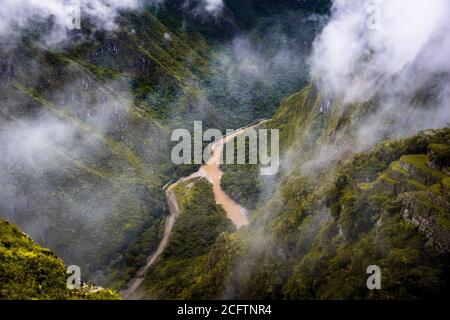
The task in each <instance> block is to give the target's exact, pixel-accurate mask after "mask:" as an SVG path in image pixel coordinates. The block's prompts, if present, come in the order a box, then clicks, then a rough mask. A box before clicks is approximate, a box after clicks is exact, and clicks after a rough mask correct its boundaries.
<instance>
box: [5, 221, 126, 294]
mask: <svg viewBox="0 0 450 320" xmlns="http://www.w3.org/2000/svg"><path fill="white" fill-rule="evenodd" d="M0 261H1V264H0V281H1V284H2V285H1V287H0V299H42V300H54V299H58V300H61V299H95V300H102V299H108V300H110V299H119V296H118V295H117V294H116V293H115V292H113V291H111V290H105V289H102V288H97V287H94V286H92V285H83V286H82V288H81V289H79V290H69V289H67V287H66V282H67V277H68V275H67V274H66V268H65V266H64V264H63V263H62V261H61V260H60V259H59V258H57V257H56V256H55V255H54V254H53V253H52V252H51V251H50V250H48V249H44V248H42V247H41V246H39V245H37V244H36V243H34V242H33V241H32V240H31V239H30V238H29V237H28V236H27V235H25V234H24V233H22V232H20V231H19V230H18V229H17V228H16V227H15V226H14V225H12V224H10V223H8V222H6V221H4V220H0Z"/></svg>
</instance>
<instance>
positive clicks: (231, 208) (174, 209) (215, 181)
mask: <svg viewBox="0 0 450 320" xmlns="http://www.w3.org/2000/svg"><path fill="white" fill-rule="evenodd" d="M266 121H267V120H261V121H259V122H258V123H257V124H254V125H250V126H248V127H244V128H241V129H239V130H236V131H235V132H234V133H232V134H230V135H227V136H224V137H223V138H222V139H220V140H219V141H217V142H216V143H214V144H213V145H212V148H211V150H212V154H211V158H210V159H209V160H208V161H207V163H206V164H204V165H203V166H201V167H200V170H199V171H197V172H195V173H193V174H191V175H190V176H188V177H184V178H181V179H180V180H178V181H177V182H175V183H173V184H171V185H170V186H168V187H167V189H166V191H165V192H166V201H167V205H168V207H169V212H170V215H169V216H168V217H167V218H166V222H165V227H164V235H163V238H162V240H161V242H160V243H159V246H158V248H157V249H156V251H155V252H154V253H153V254H152V255H151V256H149V257H148V258H147V263H146V265H145V266H143V267H142V268H140V269H139V270H138V272H137V273H136V276H135V277H134V278H132V279H131V280H130V282H129V283H128V287H127V289H125V290H123V291H121V292H119V294H120V295H121V296H122V297H123V298H125V299H130V300H132V299H140V298H141V296H140V295H139V294H138V293H137V292H136V290H137V289H138V288H139V286H140V285H141V283H142V281H143V280H144V276H145V273H146V272H147V270H149V269H150V268H151V267H152V266H153V265H154V264H155V262H156V261H157V260H158V258H159V257H160V256H161V254H162V253H163V252H164V249H165V248H166V246H167V244H168V243H169V240H170V235H171V234H172V229H173V227H174V225H175V222H176V220H177V217H178V214H179V208H178V201H177V197H176V195H175V192H174V189H175V188H176V187H177V186H178V185H179V184H180V183H183V182H185V181H189V180H192V179H194V178H198V177H203V178H205V179H207V180H208V181H209V182H210V183H211V184H212V185H213V192H214V197H215V200H216V203H217V204H219V205H221V206H222V207H223V209H224V210H225V212H226V214H227V217H228V218H229V219H230V220H231V221H232V222H233V223H234V225H235V226H236V228H238V229H239V228H240V227H242V226H245V225H247V224H248V218H247V210H246V209H245V208H243V207H242V206H240V205H239V204H238V203H236V202H235V201H234V200H233V199H231V198H230V197H229V196H228V195H227V194H226V193H225V191H223V190H222V188H221V186H220V181H221V179H222V176H223V172H222V171H221V170H220V159H221V157H222V155H223V148H224V145H225V144H226V143H227V142H228V141H230V140H231V139H234V138H235V137H237V136H238V135H240V134H242V133H244V132H245V131H246V130H249V129H252V128H255V127H257V126H259V125H260V124H262V123H263V122H266Z"/></svg>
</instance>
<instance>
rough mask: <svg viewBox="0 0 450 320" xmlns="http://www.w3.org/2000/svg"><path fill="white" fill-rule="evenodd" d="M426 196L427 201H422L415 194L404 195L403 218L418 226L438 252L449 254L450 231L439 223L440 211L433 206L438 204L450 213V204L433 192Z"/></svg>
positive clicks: (402, 197)
mask: <svg viewBox="0 0 450 320" xmlns="http://www.w3.org/2000/svg"><path fill="white" fill-rule="evenodd" d="M426 196H427V198H426V199H421V197H420V196H419V195H418V194H417V193H414V192H411V193H404V194H402V195H401V196H400V198H401V200H402V203H403V210H402V216H403V218H404V219H405V220H406V221H408V222H410V223H412V224H414V225H416V226H418V227H419V231H421V232H423V233H424V234H425V236H426V238H427V239H428V240H429V242H430V243H431V244H432V245H434V246H435V247H436V249H437V250H439V251H441V252H443V253H448V252H450V229H448V228H446V227H445V226H444V225H442V223H441V222H440V221H439V211H438V210H437V209H436V208H435V207H434V206H433V205H432V204H433V203H436V204H438V206H439V207H440V208H442V209H443V210H447V212H450V203H449V202H448V201H446V200H445V199H444V198H443V197H439V196H436V195H434V194H433V193H432V192H428V193H427V195H426ZM429 201H430V202H429Z"/></svg>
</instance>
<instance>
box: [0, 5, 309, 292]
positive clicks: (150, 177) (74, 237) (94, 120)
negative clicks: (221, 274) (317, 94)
mask: <svg viewBox="0 0 450 320" xmlns="http://www.w3.org/2000/svg"><path fill="white" fill-rule="evenodd" d="M183 3H184V1H183ZM197 4H198V2H197ZM233 8H234V9H233ZM233 8H232V9H230V10H231V11H234V10H236V9H235V5H234V2H233ZM306 9H308V10H315V7H312V8H309V7H308V8H306ZM296 10H298V11H296V12H294V13H293V17H292V18H291V19H290V20H289V21H287V20H286V19H282V15H281V11H277V12H266V13H263V12H259V11H258V10H257V11H255V12H254V15H253V18H252V25H251V26H247V27H248V29H251V30H253V28H255V29H257V28H256V25H258V26H259V21H260V18H261V19H262V21H263V22H264V25H265V30H266V31H267V32H265V33H267V34H269V33H270V34H272V37H271V38H267V39H265V41H266V42H267V43H270V44H271V45H270V46H269V45H267V46H266V45H264V47H265V51H266V52H265V54H266V55H268V58H267V59H266V60H267V61H270V60H271V59H272V58H273V57H274V56H276V55H277V52H278V51H277V50H278V47H279V45H280V43H275V42H272V41H271V39H272V38H274V37H277V38H279V39H283V41H284V42H283V43H285V46H289V45H290V44H294V43H295V44H297V45H299V46H301V47H302V50H303V51H302V52H304V53H305V54H306V53H307V52H308V50H309V49H310V44H311V42H312V39H313V38H314V34H315V26H316V24H317V22H313V21H309V22H308V27H306V26H305V28H304V29H302V30H301V31H299V32H291V31H290V32H285V29H289V28H287V26H288V25H289V24H292V23H295V21H296V19H299V17H301V15H299V14H300V13H301V12H302V8H297V9H296ZM231 11H227V13H224V14H223V16H220V19H228V18H229V19H231V21H229V22H230V23H231V24H233V25H236V26H238V28H237V29H230V30H233V32H232V33H233V35H235V34H234V32H237V30H238V29H239V30H241V31H243V30H244V29H245V30H247V27H246V28H244V27H242V26H240V24H241V23H242V24H245V23H244V21H241V20H242V19H244V17H241V18H240V17H233V15H232V14H231V13H230V12H231ZM236 19H237V20H239V21H235V20H236ZM197 20H198V19H197V18H196V17H193V16H192V15H190V14H189V11H186V12H185V8H184V7H183V6H180V1H178V0H171V1H165V2H164V5H161V6H159V7H158V8H155V7H151V6H150V7H146V8H140V9H138V10H121V11H120V13H118V14H117V16H116V19H115V23H116V25H117V28H116V29H113V30H110V31H104V30H102V29H99V28H96V27H95V26H93V25H92V24H91V23H90V22H89V19H86V21H85V20H83V21H82V29H81V30H74V31H72V32H70V33H69V34H68V36H67V39H65V41H64V42H63V43H60V44H55V45H47V44H46V43H45V39H46V35H47V34H46V30H47V28H51V24H52V21H51V19H50V20H49V21H45V20H43V21H35V24H32V25H29V26H28V27H24V28H23V30H22V29H21V30H20V34H18V36H17V38H14V39H10V40H11V41H12V43H9V42H8V43H5V44H3V43H2V44H1V45H0V105H1V107H0V146H1V148H2V149H1V152H2V155H3V156H2V157H0V166H1V168H2V170H1V171H0V174H1V178H2V181H5V183H4V188H2V190H1V192H0V211H1V212H2V218H5V219H8V220H9V221H12V222H14V223H16V224H17V225H18V226H19V227H20V228H21V229H22V230H24V231H25V232H26V233H27V234H29V235H30V236H31V237H32V238H33V239H34V240H35V241H37V242H38V243H39V244H42V245H44V246H46V247H49V248H51V250H53V251H54V252H56V253H57V254H58V256H60V257H61V258H62V259H63V260H64V261H65V262H66V263H67V264H76V265H79V266H80V267H81V268H82V270H83V273H84V274H85V275H86V277H87V278H88V279H89V280H92V281H95V282H96V283H100V284H103V285H107V286H110V287H113V288H115V289H118V290H119V289H120V288H123V286H124V285H125V284H126V283H127V281H128V280H129V279H130V278H131V277H132V276H133V275H134V274H135V273H136V271H137V270H138V269H139V267H141V266H142V265H143V264H145V259H146V257H147V256H148V255H150V254H151V253H152V252H153V251H154V250H155V248H156V247H157V245H158V242H159V240H160V237H161V233H162V228H161V226H162V222H163V220H164V217H165V215H166V213H167V212H166V203H165V198H164V192H163V190H162V187H163V186H164V185H165V184H167V183H168V182H169V181H171V180H176V179H177V178H179V177H180V176H184V175H186V174H187V173H189V172H191V171H192V170H194V169H195V168H192V166H175V165H173V164H172V161H171V159H170V153H171V142H170V134H171V132H172V130H173V129H175V128H187V129H192V127H193V121H194V120H197V121H200V120H201V121H203V125H204V128H205V129H206V128H207V127H215V128H220V129H226V128H237V127H239V126H242V125H245V124H247V123H249V122H252V121H255V120H256V119H259V118H262V117H266V116H268V115H269V114H271V113H272V111H273V109H274V107H275V106H276V105H277V104H278V102H279V100H280V99H281V98H282V97H283V96H284V95H286V94H288V93H289V94H290V93H291V92H294V91H296V90H298V86H299V85H301V83H302V81H304V79H305V73H304V72H302V71H301V70H303V69H302V68H303V64H302V63H303V60H301V59H300V61H301V63H298V64H296V66H295V67H293V66H289V70H291V71H292V72H291V73H289V74H286V73H285V72H284V70H285V69H286V68H285V66H284V65H281V66H275V67H276V68H278V73H277V74H276V76H275V75H273V77H271V78H270V79H269V78H267V77H266V75H258V76H257V77H249V75H248V73H245V72H243V71H242V70H241V69H242V65H241V62H242V61H247V57H241V56H240V55H239V54H237V53H240V52H241V51H240V49H241V48H240V47H238V48H237V49H238V50H237V53H236V48H235V46H234V43H235V42H234V41H232V39H230V38H227V39H223V38H222V37H221V33H220V32H219V34H217V33H216V34H210V32H209V31H211V30H212V29H220V26H219V25H220V23H219V21H217V19H212V20H214V23H212V24H211V25H208V23H207V21H208V19H201V20H202V21H197ZM244 20H245V19H244ZM280 21H281V22H283V23H284V24H285V25H283V28H282V29H283V30H280V28H279V27H281V25H280ZM204 22H205V23H204ZM197 27H198V28H199V29H200V30H197ZM269 31H270V32H269ZM245 32H247V31H245ZM279 34H287V38H285V37H281V36H279V37H278V35H279ZM239 35H241V34H239ZM238 38H239V37H238ZM244 38H245V39H244V40H245V41H247V37H244ZM248 38H249V39H250V40H248V43H256V44H258V43H259V40H260V39H261V32H260V31H255V32H252V31H249V35H248ZM300 39H301V40H300ZM6 40H8V39H6ZM2 41H3V40H2ZM222 41H223V42H222ZM280 41H281V40H280ZM236 43H237V44H240V43H241V42H240V41H237V42H236ZM244 44H245V46H247V42H245V43H244ZM248 46H251V45H250V44H248ZM283 52H284V51H283ZM295 52H296V54H298V52H297V51H295ZM249 55H250V58H251V57H252V55H254V53H252V52H250V53H249ZM275 67H273V66H270V67H269V69H268V70H269V71H271V70H272V69H276V68H275ZM244 69H245V68H244ZM244 71H245V70H244ZM294 71H295V72H294ZM266 74H272V72H266ZM262 78H264V81H262ZM288 84H289V85H288ZM268 92H271V94H268Z"/></svg>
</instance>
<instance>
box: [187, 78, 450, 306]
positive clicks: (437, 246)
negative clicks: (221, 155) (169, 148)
mask: <svg viewBox="0 0 450 320" xmlns="http://www.w3.org/2000/svg"><path fill="white" fill-rule="evenodd" d="M339 103H340V102H339V101H336V102H333V103H329V102H328V101H327V100H326V99H324V98H323V97H321V95H320V93H319V92H318V90H317V89H316V88H315V87H314V85H309V86H308V87H306V88H305V89H304V90H302V91H301V92H299V93H297V94H295V95H293V96H291V97H289V98H287V99H285V100H284V101H283V103H282V104H281V106H280V108H279V109H278V111H277V113H276V115H275V117H274V118H273V119H272V120H271V121H270V122H268V123H267V124H265V125H266V126H267V127H268V128H279V129H280V130H281V132H280V138H281V150H282V158H283V159H284V160H283V170H282V172H281V173H280V175H279V177H277V180H276V181H274V180H273V179H272V180H271V183H269V184H268V183H267V181H265V180H263V179H260V178H259V177H258V171H257V167H251V166H229V165H227V166H222V168H223V170H224V171H225V176H224V179H223V181H222V185H223V187H224V189H226V190H227V192H230V195H232V196H234V198H235V199H237V200H238V201H240V202H241V203H247V204H250V203H255V202H254V200H255V199H258V200H257V202H256V209H254V210H252V213H251V220H252V223H251V224H250V225H249V226H248V227H245V228H242V229H240V230H239V231H238V232H237V233H235V234H231V235H226V236H223V237H220V238H218V240H217V241H216V243H215V245H214V246H213V247H212V250H211V251H210V253H209V259H208V262H207V263H204V264H203V265H202V266H201V270H202V271H203V274H204V275H203V277H202V278H201V279H198V281H197V283H196V284H195V285H192V286H191V291H192V297H198V296H201V297H203V298H217V297H220V298H245V299H267V298H270V299H277V298H282V299H394V298H395V299H398V298H399V299H411V298H413V299H414V298H431V297H443V296H447V295H448V294H449V280H450V279H449V268H448V266H449V254H450V250H449V249H450V247H449V246H450V224H449V219H450V190H449V178H450V175H449V174H450V172H449V167H450V153H449V150H450V149H449V148H450V129H449V128H443V129H437V130H427V131H423V132H421V133H419V134H417V135H414V136H412V137H408V138H403V139H393V140H385V141H382V142H380V143H378V144H377V145H376V146H373V147H369V148H367V150H364V151H362V152H356V153H355V150H356V148H355V146H356V140H355V137H354V135H352V132H354V130H353V129H354V126H355V120H358V121H360V119H363V118H364V117H367V116H368V115H370V113H371V112H372V111H373V110H374V108H375V106H374V105H375V102H373V101H372V102H368V103H366V104H355V105H350V106H347V107H346V108H340V107H339ZM336 142H338V143H339V148H340V149H339V151H340V153H339V154H338V155H334V156H333V157H328V158H323V156H322V158H321V157H318V154H320V150H321V148H324V147H325V148H327V149H326V150H328V151H327V152H330V150H332V149H331V146H332V144H333V143H336ZM370 265H377V266H379V267H380V268H381V273H382V290H374V291H371V290H368V288H367V286H366V280H367V278H368V275H367V272H366V271H367V267H368V266H370ZM199 284H201V285H199ZM217 284H220V285H219V288H222V289H221V290H219V291H217V292H204V291H198V290H197V289H198V288H203V287H209V286H214V285H215V286H216V287H217ZM186 292H188V290H186ZM202 293H204V294H202Z"/></svg>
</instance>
